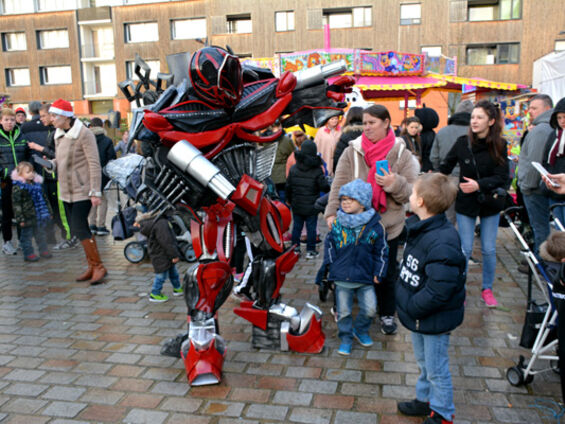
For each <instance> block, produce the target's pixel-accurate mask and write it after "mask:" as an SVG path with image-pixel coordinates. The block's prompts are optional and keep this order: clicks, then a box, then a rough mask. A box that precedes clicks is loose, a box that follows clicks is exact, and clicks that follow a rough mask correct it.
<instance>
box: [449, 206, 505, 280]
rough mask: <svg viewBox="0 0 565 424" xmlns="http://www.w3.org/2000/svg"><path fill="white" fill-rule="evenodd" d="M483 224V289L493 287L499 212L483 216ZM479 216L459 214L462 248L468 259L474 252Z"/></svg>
mask: <svg viewBox="0 0 565 424" xmlns="http://www.w3.org/2000/svg"><path fill="white" fill-rule="evenodd" d="M479 219H480V226H481V253H482V255H483V290H485V289H492V283H493V282H494V274H495V271H496V235H497V234H498V222H499V220H500V216H499V215H498V214H496V215H491V216H482V217H480V218H479ZM476 221H477V218H473V217H470V216H467V215H462V214H460V213H458V214H457V228H458V230H459V237H460V238H461V248H462V250H463V254H464V255H465V258H467V261H468V260H469V258H470V257H471V253H472V252H473V240H474V238H475V222H476Z"/></svg>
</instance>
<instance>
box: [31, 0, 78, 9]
mask: <svg viewBox="0 0 565 424" xmlns="http://www.w3.org/2000/svg"><path fill="white" fill-rule="evenodd" d="M37 6H38V7H37V9H38V11H39V12H47V11H51V10H70V9H76V8H77V4H76V1H74V0H73V1H69V0H38V1H37Z"/></svg>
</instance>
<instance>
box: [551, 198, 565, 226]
mask: <svg viewBox="0 0 565 424" xmlns="http://www.w3.org/2000/svg"><path fill="white" fill-rule="evenodd" d="M556 203H565V200H556V199H552V198H551V197H550V198H549V206H550V207H551V206H553V205H555V204H556ZM553 216H554V217H555V218H556V219H558V220H559V222H561V225H563V226H564V227H565V206H557V207H556V208H554V209H553Z"/></svg>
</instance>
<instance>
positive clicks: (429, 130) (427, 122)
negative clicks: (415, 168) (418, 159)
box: [414, 105, 439, 172]
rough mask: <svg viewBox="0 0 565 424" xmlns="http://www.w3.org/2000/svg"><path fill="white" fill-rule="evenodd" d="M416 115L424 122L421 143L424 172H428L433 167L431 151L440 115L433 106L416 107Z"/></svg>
mask: <svg viewBox="0 0 565 424" xmlns="http://www.w3.org/2000/svg"><path fill="white" fill-rule="evenodd" d="M414 115H416V117H418V119H419V120H420V122H421V123H422V132H421V133H420V144H421V147H422V172H428V171H431V170H432V169H433V166H432V162H431V161H430V153H431V151H432V145H433V143H434V138H435V137H436V133H435V132H434V128H435V127H437V126H438V124H439V116H438V114H437V112H436V111H435V110H433V109H432V108H431V107H426V105H424V107H423V108H420V109H416V111H415V112H414Z"/></svg>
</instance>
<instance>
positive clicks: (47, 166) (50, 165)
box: [32, 155, 53, 171]
mask: <svg viewBox="0 0 565 424" xmlns="http://www.w3.org/2000/svg"><path fill="white" fill-rule="evenodd" d="M32 157H33V161H34V162H35V163H37V164H38V165H41V166H42V167H44V168H45V169H47V170H48V171H51V170H52V169H53V163H52V162H51V161H49V160H47V159H43V158H42V157H41V156H39V155H32Z"/></svg>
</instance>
